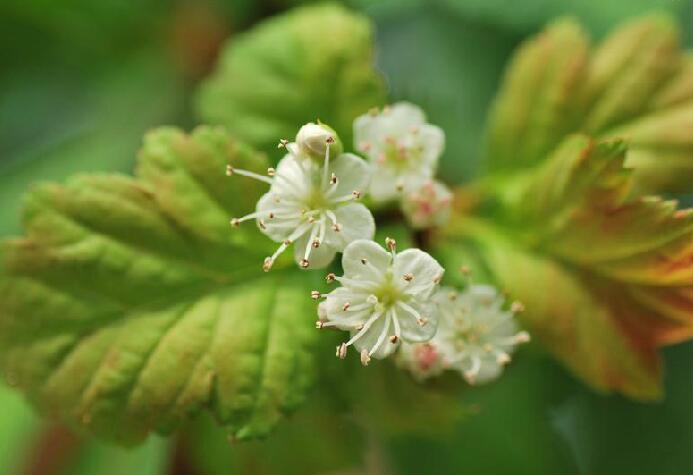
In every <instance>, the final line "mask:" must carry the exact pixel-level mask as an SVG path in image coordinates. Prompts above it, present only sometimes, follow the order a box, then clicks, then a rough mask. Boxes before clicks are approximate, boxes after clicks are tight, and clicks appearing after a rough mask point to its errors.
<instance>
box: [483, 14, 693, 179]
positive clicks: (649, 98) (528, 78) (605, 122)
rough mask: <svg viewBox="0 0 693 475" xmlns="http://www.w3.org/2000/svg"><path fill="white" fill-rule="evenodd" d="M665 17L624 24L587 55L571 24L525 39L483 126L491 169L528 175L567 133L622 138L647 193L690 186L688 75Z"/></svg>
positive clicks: (692, 118) (692, 76)
mask: <svg viewBox="0 0 693 475" xmlns="http://www.w3.org/2000/svg"><path fill="white" fill-rule="evenodd" d="M691 64H692V63H691V61H690V59H688V58H687V57H686V55H685V54H684V53H683V52H682V51H681V49H680V47H679V32H678V29H677V28H676V26H675V25H674V24H673V22H672V21H671V20H670V19H669V18H667V17H660V16H652V17H647V18H644V19H639V20H637V21H633V22H630V23H627V24H625V25H624V26H623V27H621V28H620V29H618V30H616V31H615V32H614V33H613V34H611V35H610V36H609V37H608V38H606V39H605V40H604V41H603V42H602V43H600V44H599V45H598V46H597V47H596V48H594V49H593V50H592V51H591V52H590V48H589V44H588V40H587V37H586V35H585V33H584V32H582V30H581V28H580V26H579V25H577V24H576V23H575V22H574V21H572V20H561V21H559V22H557V23H554V24H553V25H551V26H549V27H548V29H547V30H546V31H544V32H543V33H541V34H540V35H538V36H537V37H535V38H533V39H531V40H529V41H527V42H526V43H525V44H524V45H523V46H522V47H521V48H520V50H519V52H518V53H517V56H516V58H515V60H514V61H513V62H512V64H511V66H510V67H509V69H508V71H507V72H506V80H505V82H504V85H503V87H502V89H501V91H500V93H499V95H498V99H497V101H496V104H495V107H494V113H493V114H492V118H491V121H490V124H489V133H488V137H489V140H488V152H489V160H490V165H491V167H492V169H493V170H494V171H497V172H502V171H508V170H516V169H521V168H525V167H531V166H532V165H533V164H536V163H537V162H539V161H541V160H542V159H544V158H545V156H546V154H547V153H548V152H550V151H551V150H553V149H554V147H556V146H557V145H558V144H559V143H560V142H561V141H562V140H563V138H564V137H565V135H566V134H567V133H571V132H579V131H582V132H585V133H588V134H590V135H593V136H596V137H601V138H624V139H626V140H627V141H628V143H629V144H630V152H629V155H628V160H627V162H626V165H627V166H628V167H629V168H634V169H635V170H637V173H636V175H637V178H638V184H639V187H640V188H641V189H643V190H650V191H658V190H664V191H689V192H690V191H691V190H692V189H693V188H692V187H693V185H692V183H693V138H692V137H693V135H691V134H690V129H691V127H692V126H693V67H692V66H691Z"/></svg>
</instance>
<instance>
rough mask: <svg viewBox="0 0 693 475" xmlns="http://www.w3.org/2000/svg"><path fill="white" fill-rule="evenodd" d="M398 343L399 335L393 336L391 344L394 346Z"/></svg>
mask: <svg viewBox="0 0 693 475" xmlns="http://www.w3.org/2000/svg"><path fill="white" fill-rule="evenodd" d="M398 341H399V338H397V335H392V336H391V337H390V343H392V344H393V345H394V344H395V343H397V342H398Z"/></svg>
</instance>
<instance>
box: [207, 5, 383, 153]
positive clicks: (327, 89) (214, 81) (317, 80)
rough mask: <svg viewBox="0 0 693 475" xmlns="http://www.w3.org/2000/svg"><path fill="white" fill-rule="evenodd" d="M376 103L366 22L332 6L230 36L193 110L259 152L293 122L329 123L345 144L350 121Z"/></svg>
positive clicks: (288, 132) (378, 86)
mask: <svg viewBox="0 0 693 475" xmlns="http://www.w3.org/2000/svg"><path fill="white" fill-rule="evenodd" d="M383 102H384V85H383V81H382V79H381V77H380V76H379V74H378V73H377V72H376V70H375V69H374V66H373V46H372V32H371V25H370V23H369V22H368V20H367V19H366V18H364V17H362V16H359V15H357V14H353V13H350V12H349V11H348V10H346V9H345V8H343V7H341V6H339V5H337V4H325V5H319V6H312V7H302V8H296V9H294V10H292V11H291V12H289V13H287V14H285V15H281V16H278V17H275V18H272V19H270V20H267V21H266V22H265V23H263V24H261V25H260V26H258V27H256V28H254V29H253V30H252V31H250V32H248V33H244V34H243V35H238V36H234V37H233V39H232V40H231V42H230V43H229V45H228V46H227V48H226V49H225V50H224V52H223V53H222V57H221V60H220V62H219V66H218V68H217V71H216V72H215V73H214V74H213V75H212V77H211V78H210V79H209V80H207V82H206V83H205V84H203V86H202V88H201V90H200V94H199V96H198V101H197V108H198V111H199V115H200V116H201V117H202V119H203V120H204V121H205V122H209V123H213V124H223V125H225V126H226V127H228V128H229V130H230V131H231V132H232V133H233V134H234V135H235V136H237V137H240V138H241V139H243V140H245V141H246V142H248V143H250V144H252V145H254V146H256V147H258V148H260V149H264V150H269V149H271V148H274V147H275V146H276V144H277V141H278V138H282V137H284V138H288V139H291V138H292V137H293V136H294V134H295V133H296V124H303V123H306V122H311V121H312V122H314V121H316V120H317V119H320V120H321V121H323V122H325V123H329V124H330V125H331V126H332V127H334V128H335V130H337V132H338V133H339V134H340V135H341V136H342V139H343V140H344V142H345V143H351V128H352V122H353V120H354V119H355V118H356V117H357V116H359V115H361V114H363V112H364V111H367V110H368V109H370V108H372V107H374V106H380V105H382V103H383Z"/></svg>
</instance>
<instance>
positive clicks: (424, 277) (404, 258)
mask: <svg viewBox="0 0 693 475" xmlns="http://www.w3.org/2000/svg"><path fill="white" fill-rule="evenodd" d="M393 272H394V274H395V276H398V275H404V274H412V275H413V276H414V279H413V280H412V281H411V282H410V283H409V285H408V286H407V293H418V292H420V291H421V290H423V289H429V288H431V284H434V283H435V282H436V281H439V280H440V278H441V277H442V276H443V273H444V272H445V270H444V269H443V267H442V266H441V265H440V264H438V261H436V260H435V259H434V258H432V257H431V255H430V254H428V253H426V252H423V251H421V250H420V249H407V250H405V251H402V252H400V253H398V254H397V256H396V257H395V261H394V263H393ZM433 288H435V286H433ZM431 290H432V288H431Z"/></svg>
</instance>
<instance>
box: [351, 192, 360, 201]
mask: <svg viewBox="0 0 693 475" xmlns="http://www.w3.org/2000/svg"><path fill="white" fill-rule="evenodd" d="M351 194H352V195H353V196H354V198H355V199H357V200H358V199H359V198H361V192H360V191H357V190H354V191H352V192H351Z"/></svg>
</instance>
